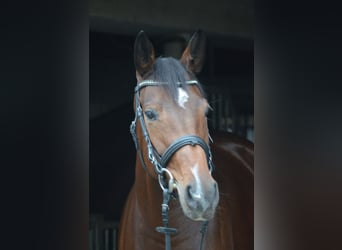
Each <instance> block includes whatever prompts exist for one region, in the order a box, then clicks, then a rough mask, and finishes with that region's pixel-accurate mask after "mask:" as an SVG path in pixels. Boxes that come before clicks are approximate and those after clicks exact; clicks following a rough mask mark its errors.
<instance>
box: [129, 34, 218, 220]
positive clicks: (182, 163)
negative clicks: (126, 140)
mask: <svg viewBox="0 0 342 250" xmlns="http://www.w3.org/2000/svg"><path fill="white" fill-rule="evenodd" d="M204 55H205V37H204V34H203V33H202V32H201V31H197V32H195V33H194V35H193V36H192V38H191V39H190V41H189V43H188V45H187V47H186V48H185V50H184V52H183V54H182V56H181V58H180V59H179V60H177V59H175V58H171V57H168V58H156V57H155V52H154V48H153V45H152V43H151V41H150V40H149V39H148V37H147V35H146V34H145V33H144V32H143V31H141V32H140V33H139V34H138V36H137V38H136V41H135V45H134V63H135V68H136V78H137V86H136V99H135V112H136V119H135V121H139V122H137V123H139V125H138V126H137V127H136V131H137V132H136V133H137V138H139V140H136V146H137V148H138V149H139V150H141V152H142V161H143V165H145V166H146V170H147V171H148V172H149V173H150V174H151V175H152V176H153V177H156V178H158V176H159V177H160V176H163V177H164V178H166V179H169V178H171V177H172V178H173V179H174V188H175V189H176V190H177V193H178V197H179V201H180V204H181V207H182V210H183V212H184V214H185V215H186V216H187V217H188V218H190V219H192V220H196V221H206V220H210V219H211V218H212V217H213V216H214V213H215V210H216V207H217V204H218V201H219V192H218V186H217V183H216V181H215V180H214V179H213V177H212V175H211V170H212V163H211V153H210V148H209V143H210V135H209V132H208V126H207V117H206V115H207V111H208V109H209V108H210V107H209V104H208V102H207V100H206V98H205V96H204V93H203V90H202V88H201V86H200V84H199V83H198V81H197V79H196V74H197V73H199V72H200V71H201V68H202V66H203V61H204ZM139 112H140V116H139V114H138V113H139ZM137 117H138V118H137ZM143 138H144V139H143ZM145 163H146V164H145ZM165 169H167V171H166V170H165ZM163 170H164V171H163ZM165 173H169V174H165ZM171 188H173V187H171Z"/></svg>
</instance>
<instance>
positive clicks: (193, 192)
mask: <svg viewBox="0 0 342 250" xmlns="http://www.w3.org/2000/svg"><path fill="white" fill-rule="evenodd" d="M186 189H187V194H188V197H189V199H190V200H199V199H201V194H200V193H197V192H196V190H195V189H194V188H193V187H192V186H191V185H188V186H187V187H186Z"/></svg>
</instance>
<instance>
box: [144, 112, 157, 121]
mask: <svg viewBox="0 0 342 250" xmlns="http://www.w3.org/2000/svg"><path fill="white" fill-rule="evenodd" d="M145 115H146V117H147V119H149V120H151V121H155V120H157V119H158V113H157V112H156V111H154V110H146V111H145Z"/></svg>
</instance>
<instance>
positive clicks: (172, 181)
mask: <svg viewBox="0 0 342 250" xmlns="http://www.w3.org/2000/svg"><path fill="white" fill-rule="evenodd" d="M163 172H165V173H167V174H168V175H169V177H170V179H169V183H168V186H167V187H164V186H163V180H162V179H161V178H163ZM158 181H159V185H160V187H161V189H162V190H163V191H167V192H168V193H169V194H171V193H172V191H173V189H175V188H176V182H175V179H174V178H173V176H172V174H171V172H170V171H169V170H168V169H166V168H162V169H161V173H160V174H159V175H158Z"/></svg>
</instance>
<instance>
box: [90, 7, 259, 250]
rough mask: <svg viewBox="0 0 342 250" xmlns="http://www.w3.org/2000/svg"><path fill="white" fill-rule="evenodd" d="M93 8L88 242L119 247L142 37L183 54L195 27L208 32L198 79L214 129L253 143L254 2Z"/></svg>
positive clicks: (161, 49) (163, 51) (161, 51)
mask: <svg viewBox="0 0 342 250" xmlns="http://www.w3.org/2000/svg"><path fill="white" fill-rule="evenodd" d="M89 12H90V13H89V20H90V21H89V24H90V30H89V72H90V76H89V85H90V91H89V95H90V96H89V100H90V104H89V105H90V107H89V110H90V115H89V117H90V162H89V164H90V165H89V168H90V170H89V185H90V186H89V192H90V204H89V210H90V217H89V218H90V225H89V236H90V237H89V240H90V244H89V246H90V249H105V250H107V249H108V250H109V249H111V250H114V249H116V240H117V226H118V223H119V221H120V216H121V211H122V208H123V205H124V202H125V199H126V197H127V195H128V192H129V190H130V187H131V186H132V184H133V181H134V167H135V147H134V145H133V141H132V138H131V135H130V133H129V125H130V122H131V121H132V120H133V118H134V112H133V89H134V86H135V84H136V79H135V69H134V62H133V45H134V40H135V37H136V35H137V34H138V32H139V31H140V30H144V31H145V32H146V33H147V35H148V36H149V38H150V40H151V41H152V43H153V45H154V47H155V50H156V56H173V57H176V58H179V57H180V56H181V54H182V52H183V50H184V48H185V47H186V45H187V42H188V40H189V39H190V37H191V35H192V34H193V32H195V31H196V30H197V29H201V30H203V31H204V32H205V34H206V37H207V53H206V60H205V65H204V67H203V70H202V72H201V73H200V74H199V75H198V79H199V81H200V82H201V83H202V84H203V86H204V89H205V91H206V93H207V96H208V101H209V103H210V105H211V107H213V111H212V112H211V113H210V114H209V127H210V129H217V130H224V131H228V132H232V133H235V134H238V135H240V136H242V137H244V138H246V139H248V140H250V141H252V142H254V82H253V76H254V53H253V2H252V1H250V0H243V1H241V0H240V1H236V0H234V1H208V0H201V1H198V0H197V1H195V0H189V1H186V2H185V1H180V0H174V1H156V0H146V1H134V0H125V1H124V0H117V1H115V2H114V1H107V0H91V1H90V8H89Z"/></svg>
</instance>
